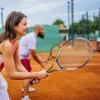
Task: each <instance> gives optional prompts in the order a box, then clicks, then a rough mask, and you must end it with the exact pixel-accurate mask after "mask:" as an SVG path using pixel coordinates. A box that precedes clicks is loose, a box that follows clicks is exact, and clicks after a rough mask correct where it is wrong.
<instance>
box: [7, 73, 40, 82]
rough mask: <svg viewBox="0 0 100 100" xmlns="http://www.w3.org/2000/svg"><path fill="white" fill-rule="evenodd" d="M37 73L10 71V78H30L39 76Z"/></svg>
mask: <svg viewBox="0 0 100 100" xmlns="http://www.w3.org/2000/svg"><path fill="white" fill-rule="evenodd" d="M37 73H38V72H31V73H29V72H17V71H14V72H11V73H8V76H9V78H11V79H15V80H23V79H28V78H37Z"/></svg>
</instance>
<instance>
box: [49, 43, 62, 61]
mask: <svg viewBox="0 0 100 100" xmlns="http://www.w3.org/2000/svg"><path fill="white" fill-rule="evenodd" d="M60 48H61V47H60V45H59V44H56V45H54V46H53V47H52V48H51V50H50V55H49V57H48V60H50V59H51V58H56V56H57V53H58V51H59V50H60Z"/></svg>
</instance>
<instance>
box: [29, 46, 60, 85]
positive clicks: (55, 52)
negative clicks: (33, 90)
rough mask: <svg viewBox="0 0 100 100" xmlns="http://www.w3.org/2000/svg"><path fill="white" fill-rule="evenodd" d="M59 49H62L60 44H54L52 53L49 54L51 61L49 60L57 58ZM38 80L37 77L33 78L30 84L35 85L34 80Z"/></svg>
mask: <svg viewBox="0 0 100 100" xmlns="http://www.w3.org/2000/svg"><path fill="white" fill-rule="evenodd" d="M59 50H60V46H59V45H58V44H56V45H54V46H53V47H52V48H51V50H50V54H49V57H48V59H47V61H49V60H51V59H53V58H56V56H57V54H58V52H59ZM36 80H37V79H33V80H32V81H31V82H30V84H31V85H33V83H34V81H36ZM38 81H39V79H38Z"/></svg>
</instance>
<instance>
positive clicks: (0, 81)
mask: <svg viewBox="0 0 100 100" xmlns="http://www.w3.org/2000/svg"><path fill="white" fill-rule="evenodd" d="M7 88H8V85H7V82H6V80H5V79H4V77H3V76H2V74H1V73H0V100H10V98H9V95H8V92H7Z"/></svg>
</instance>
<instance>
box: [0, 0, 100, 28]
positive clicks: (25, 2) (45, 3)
mask: <svg viewBox="0 0 100 100" xmlns="http://www.w3.org/2000/svg"><path fill="white" fill-rule="evenodd" d="M68 1H69V2H71V0H0V8H2V7H3V8H4V10H3V22H4V23H5V19H6V17H7V16H8V14H9V13H11V12H12V11H20V12H22V13H24V14H25V15H26V16H27V21H28V26H29V27H30V26H34V25H36V24H43V25H47V24H48V25H51V24H52V23H53V22H54V21H55V20H56V19H58V18H59V19H62V20H63V21H64V22H65V25H66V26H68V3H67V2H68ZM99 8H100V0H74V21H75V22H78V21H79V20H81V19H82V14H85V13H86V12H87V11H88V13H89V18H90V19H92V18H93V13H95V15H96V16H97V15H98V12H99ZM0 12H1V9H0ZM70 19H71V18H70ZM70 23H71V20H70ZM0 28H1V15H0Z"/></svg>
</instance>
